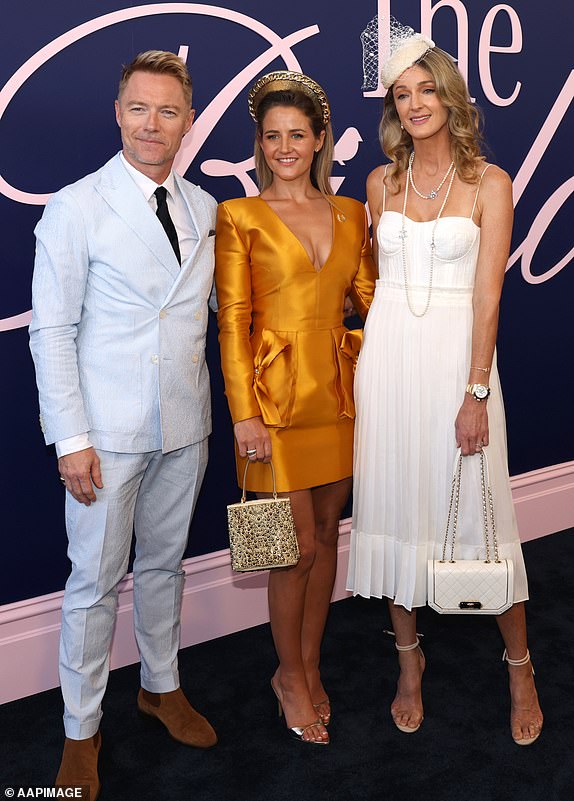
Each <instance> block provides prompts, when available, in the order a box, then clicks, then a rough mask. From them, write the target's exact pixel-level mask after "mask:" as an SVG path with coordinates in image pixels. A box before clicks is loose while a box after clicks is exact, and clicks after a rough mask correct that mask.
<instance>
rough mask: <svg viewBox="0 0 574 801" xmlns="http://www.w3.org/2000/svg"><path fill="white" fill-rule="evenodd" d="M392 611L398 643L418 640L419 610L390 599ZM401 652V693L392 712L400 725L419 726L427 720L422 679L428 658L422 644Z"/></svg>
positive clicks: (395, 720) (399, 683)
mask: <svg viewBox="0 0 574 801" xmlns="http://www.w3.org/2000/svg"><path fill="white" fill-rule="evenodd" d="M389 612H390V615H391V622H392V625H393V631H394V632H395V637H396V644H397V645H400V646H403V647H404V646H408V645H413V644H414V643H415V642H416V641H417V616H416V611H414V610H413V611H412V612H409V611H407V610H406V609H405V608H404V607H402V606H396V605H395V604H394V603H393V601H392V600H389ZM398 656H399V667H400V673H399V680H398V682H397V694H396V695H395V698H394V700H393V703H392V704H391V715H392V717H393V720H394V722H395V724H396V725H398V726H406V727H407V728H409V729H418V727H419V726H420V725H421V723H422V720H423V699H422V694H421V683H422V676H423V672H424V669H425V659H424V656H423V654H422V651H421V650H420V649H419V648H415V649H412V650H410V651H398Z"/></svg>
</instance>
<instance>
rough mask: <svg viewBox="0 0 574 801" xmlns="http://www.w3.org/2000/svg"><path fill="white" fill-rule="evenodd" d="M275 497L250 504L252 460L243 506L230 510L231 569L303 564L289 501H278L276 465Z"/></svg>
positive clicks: (242, 499)
mask: <svg viewBox="0 0 574 801" xmlns="http://www.w3.org/2000/svg"><path fill="white" fill-rule="evenodd" d="M269 466H270V467H271V472H272V475H273V497H272V498H262V499H260V500H256V501H247V500H246V490H245V482H246V480H247V470H248V469H249V460H248V461H247V463H246V465H245V472H244V474H243V493H242V495H241V500H240V502H239V503H232V504H230V505H229V506H228V507H227V523H228V528H229V548H230V551H231V567H232V569H233V570H237V571H239V572H247V571H249V570H269V569H270V568H273V567H292V566H293V565H296V564H297V562H298V561H299V556H300V554H299V545H298V544H297V536H296V534H295V523H294V522H293V514H292V512H291V501H290V499H289V498H278V497H277V488H276V484H275V469H274V467H273V462H270V463H269Z"/></svg>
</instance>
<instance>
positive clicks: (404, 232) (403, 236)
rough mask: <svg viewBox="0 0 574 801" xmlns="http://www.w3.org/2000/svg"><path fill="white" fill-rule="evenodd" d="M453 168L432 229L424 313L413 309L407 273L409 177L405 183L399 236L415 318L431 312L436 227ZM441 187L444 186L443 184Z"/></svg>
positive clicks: (454, 172) (405, 280) (448, 192)
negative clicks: (406, 221) (406, 241)
mask: <svg viewBox="0 0 574 801" xmlns="http://www.w3.org/2000/svg"><path fill="white" fill-rule="evenodd" d="M413 157H414V151H413V153H411V157H410V159H409V168H410V166H411V164H412V162H413ZM451 167H453V170H452V174H451V176H450V181H449V183H448V187H447V190H446V194H445V196H444V200H443V202H442V206H441V207H440V210H439V213H438V214H437V216H436V218H435V220H434V225H433V227H432V232H431V243H430V264H429V284H428V288H427V300H426V303H425V307H424V309H423V311H422V312H417V311H415V309H414V308H413V305H412V303H411V298H410V295H409V281H408V271H407V248H406V243H405V240H406V238H407V229H406V227H405V220H406V216H407V214H406V212H407V197H408V193H409V181H408V176H407V180H406V181H405V198H404V200H403V214H402V228H401V231H400V234H399V236H400V238H401V256H402V261H403V279H404V283H405V295H406V299H407V306H408V307H409V311H410V313H411V314H412V315H413V317H424V316H425V314H426V313H427V312H428V310H429V306H430V302H431V295H432V282H433V274H434V256H435V247H436V245H435V241H434V235H435V231H436V227H437V225H438V221H439V220H440V218H441V215H442V213H443V211H444V207H445V206H446V203H447V200H448V198H449V195H450V190H451V189H452V184H453V181H454V176H455V175H456V169H454V162H453V164H452V165H451ZM451 167H449V172H450V169H451ZM447 175H448V173H447ZM443 183H444V180H443ZM441 186H442V184H441Z"/></svg>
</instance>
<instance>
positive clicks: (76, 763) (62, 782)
mask: <svg viewBox="0 0 574 801" xmlns="http://www.w3.org/2000/svg"><path fill="white" fill-rule="evenodd" d="M101 747H102V737H101V735H100V732H99V731H98V732H96V734H94V736H93V737H88V739H87V740H70V738H69V737H66V741H65V743H64V753H63V754H62V761H61V763H60V770H59V771H58V775H57V776H56V781H55V782H54V785H55V786H56V787H81V788H82V795H81V798H82V799H83V801H96V798H97V797H98V796H99V794H100V788H101V784H100V778H99V776H98V755H99V753H100V748H101Z"/></svg>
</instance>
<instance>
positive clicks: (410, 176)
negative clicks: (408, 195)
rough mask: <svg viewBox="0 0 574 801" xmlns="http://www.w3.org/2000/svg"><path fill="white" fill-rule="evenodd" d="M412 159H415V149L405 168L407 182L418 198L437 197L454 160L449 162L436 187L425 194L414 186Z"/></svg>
mask: <svg viewBox="0 0 574 801" xmlns="http://www.w3.org/2000/svg"><path fill="white" fill-rule="evenodd" d="M414 160H415V151H414V150H413V152H412V153H411V155H410V157H409V166H408V169H407V173H408V179H409V183H410V185H411V186H412V188H413V190H414V192H415V194H416V195H418V196H419V197H420V198H422V199H423V200H434V199H435V198H437V197H438V193H439V192H440V190H441V189H442V187H443V184H444V182H445V181H446V179H447V178H448V176H449V173H450V171H451V170H452V168H453V167H454V161H451V163H450V164H449V167H448V170H447V171H446V172H445V174H444V177H443V179H442V181H441V182H440V184H439V185H438V186H437V187H436V189H431V191H430V192H429V193H428V195H425V194H424V192H419V190H418V189H417V188H416V186H415V179H414V178H413V161H414Z"/></svg>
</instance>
